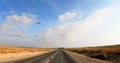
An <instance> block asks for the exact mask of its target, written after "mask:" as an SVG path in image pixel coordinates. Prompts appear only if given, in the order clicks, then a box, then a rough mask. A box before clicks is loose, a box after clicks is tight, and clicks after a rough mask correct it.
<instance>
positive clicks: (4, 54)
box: [0, 46, 52, 62]
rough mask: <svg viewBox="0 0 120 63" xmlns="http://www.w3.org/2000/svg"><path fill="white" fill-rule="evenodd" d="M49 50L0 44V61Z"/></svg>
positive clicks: (48, 49)
mask: <svg viewBox="0 0 120 63" xmlns="http://www.w3.org/2000/svg"><path fill="white" fill-rule="evenodd" d="M51 50H52V49H50V48H16V47H6V46H0V62H3V61H11V60H17V59H22V58H27V57H31V56H35V55H40V54H44V53H47V52H48V51H51Z"/></svg>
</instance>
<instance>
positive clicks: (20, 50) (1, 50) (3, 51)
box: [0, 46, 51, 54]
mask: <svg viewBox="0 0 120 63" xmlns="http://www.w3.org/2000/svg"><path fill="white" fill-rule="evenodd" d="M49 50H51V49H50V48H16V47H5V46H0V54H7V53H23V52H40V51H49Z"/></svg>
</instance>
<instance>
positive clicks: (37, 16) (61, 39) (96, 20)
mask: <svg viewBox="0 0 120 63" xmlns="http://www.w3.org/2000/svg"><path fill="white" fill-rule="evenodd" d="M119 16H120V1H119V0H115V1H113V0H12V1H9V0H0V45H1V46H2V45H4V46H18V47H89V46H103V45H115V44H120V17H119Z"/></svg>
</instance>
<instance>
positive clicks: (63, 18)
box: [58, 12, 77, 22]
mask: <svg viewBox="0 0 120 63" xmlns="http://www.w3.org/2000/svg"><path fill="white" fill-rule="evenodd" d="M76 15H77V14H76V13H75V12H66V13H64V14H61V15H59V17H58V18H59V21H61V22H64V21H67V20H70V19H72V18H74V17H75V16H76Z"/></svg>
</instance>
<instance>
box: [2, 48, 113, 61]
mask: <svg viewBox="0 0 120 63" xmlns="http://www.w3.org/2000/svg"><path fill="white" fill-rule="evenodd" d="M2 63H112V62H106V61H102V60H98V59H93V58H89V57H86V56H84V55H80V54H77V53H73V52H70V51H66V50H63V49H56V50H54V51H51V52H48V53H45V54H43V55H38V56H34V57H30V58H26V59H21V60H15V61H9V62H2Z"/></svg>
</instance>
